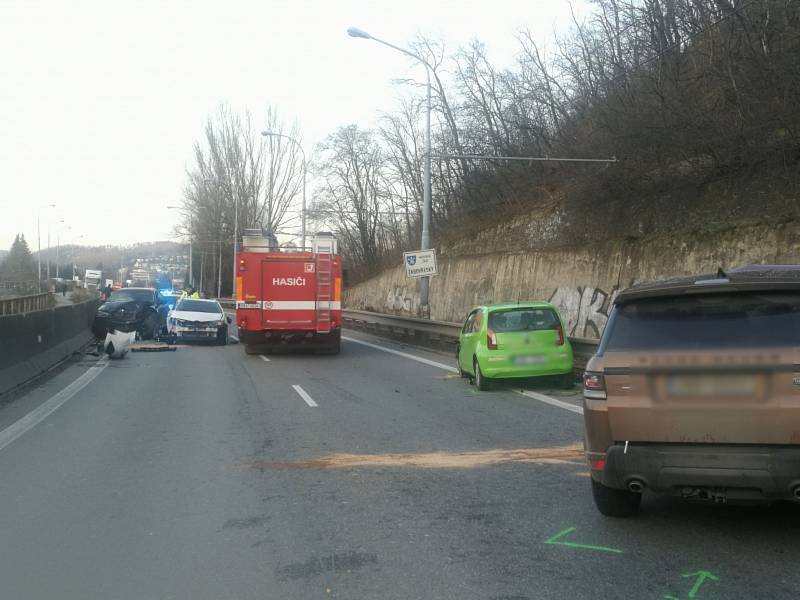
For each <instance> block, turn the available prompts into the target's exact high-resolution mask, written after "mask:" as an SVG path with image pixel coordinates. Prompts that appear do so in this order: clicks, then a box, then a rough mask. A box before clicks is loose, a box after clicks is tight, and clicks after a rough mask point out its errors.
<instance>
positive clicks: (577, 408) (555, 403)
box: [518, 390, 583, 415]
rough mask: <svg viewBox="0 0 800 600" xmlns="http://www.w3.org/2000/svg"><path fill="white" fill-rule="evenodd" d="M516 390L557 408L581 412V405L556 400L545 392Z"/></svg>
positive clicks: (580, 413)
mask: <svg viewBox="0 0 800 600" xmlns="http://www.w3.org/2000/svg"><path fill="white" fill-rule="evenodd" d="M518 392H519V393H520V394H522V395H523V396H527V397H528V398H533V399H534V400H538V401H539V402H544V403H545V404H552V405H553V406H558V407H559V408H563V409H566V410H571V411H572V412H574V413H578V414H579V415H582V414H583V408H582V407H580V406H575V405H574V404H570V403H569V402H563V401H561V400H556V399H555V398H551V397H550V396H547V395H545V394H540V393H539V392H531V391H529V390H518Z"/></svg>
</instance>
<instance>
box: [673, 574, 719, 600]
mask: <svg viewBox="0 0 800 600" xmlns="http://www.w3.org/2000/svg"><path fill="white" fill-rule="evenodd" d="M681 577H697V580H696V581H695V582H694V585H693V586H692V589H691V590H689V598H696V597H697V592H699V591H700V588H701V587H702V586H703V584H704V583H705V581H706V579H708V580H710V581H719V578H718V577H717V576H716V575H714V574H713V573H712V572H711V571H695V572H694V573H687V574H686V575H681Z"/></svg>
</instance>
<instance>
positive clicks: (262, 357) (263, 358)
mask: <svg viewBox="0 0 800 600" xmlns="http://www.w3.org/2000/svg"><path fill="white" fill-rule="evenodd" d="M258 358H260V359H261V360H263V361H264V362H269V359H268V358H267V357H266V356H264V355H263V354H259V355H258Z"/></svg>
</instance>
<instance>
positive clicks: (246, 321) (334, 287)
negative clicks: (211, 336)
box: [236, 229, 342, 354]
mask: <svg viewBox="0 0 800 600" xmlns="http://www.w3.org/2000/svg"><path fill="white" fill-rule="evenodd" d="M237 260H238V273H237V278H236V324H237V325H238V327H239V340H240V341H241V342H242V343H243V344H244V347H245V351H246V352H247V354H260V353H263V352H270V351H271V350H273V349H275V348H276V347H303V348H308V349H314V350H321V351H324V352H326V353H330V354H338V353H339V347H340V344H341V335H342V333H341V325H342V305H341V296H342V259H341V257H339V256H338V255H337V244H336V238H334V237H333V235H332V234H329V233H319V234H317V235H315V236H314V237H313V238H312V240H311V247H310V248H308V249H301V250H296V249H286V248H280V247H278V244H277V240H276V239H275V237H274V236H270V235H268V234H264V233H262V232H261V231H260V230H250V229H248V230H245V234H244V236H242V249H241V251H240V252H239V254H238V257H237Z"/></svg>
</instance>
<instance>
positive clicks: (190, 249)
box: [167, 206, 236, 287]
mask: <svg viewBox="0 0 800 600" xmlns="http://www.w3.org/2000/svg"><path fill="white" fill-rule="evenodd" d="M167 208H168V209H169V210H180V209H181V208H183V207H182V206H167ZM189 285H190V286H192V287H194V271H193V269H192V231H191V227H190V229H189ZM234 285H236V284H234ZM184 287H185V286H184Z"/></svg>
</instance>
